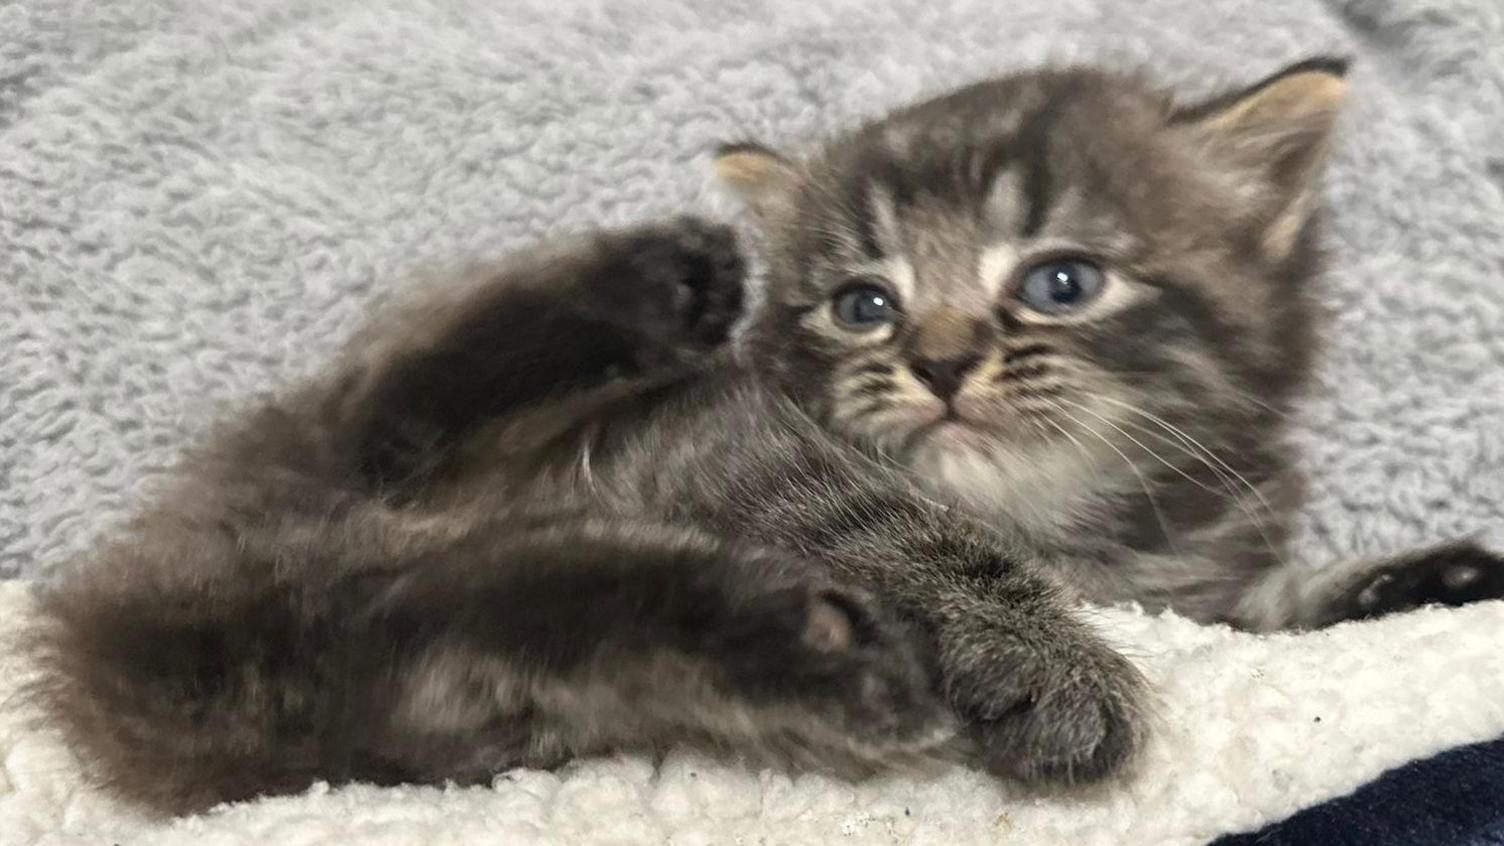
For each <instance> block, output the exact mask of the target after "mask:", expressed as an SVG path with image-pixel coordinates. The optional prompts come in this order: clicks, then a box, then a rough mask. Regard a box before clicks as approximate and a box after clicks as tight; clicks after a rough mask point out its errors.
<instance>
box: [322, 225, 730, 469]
mask: <svg viewBox="0 0 1504 846" xmlns="http://www.w3.org/2000/svg"><path fill="white" fill-rule="evenodd" d="M743 274H744V266H743V262H742V258H741V256H740V254H739V252H738V250H737V245H736V242H735V238H734V236H733V235H732V233H731V231H730V230H729V229H728V228H726V227H724V226H719V225H714V224H710V223H707V222H704V221H701V220H697V219H694V218H679V219H676V220H673V221H670V222H667V223H662V224H653V225H648V226H642V227H639V228H635V229H626V230H620V231H607V232H599V233H594V234H590V235H586V236H580V237H576V238H572V239H565V240H561V241H556V242H552V243H549V244H545V245H544V246H541V247H538V248H536V249H534V250H532V251H530V252H524V253H522V254H519V255H517V256H514V257H512V258H510V259H507V260H506V261H504V262H503V263H501V264H500V265H498V266H494V267H488V268H484V269H481V270H479V271H476V272H474V273H472V274H470V275H469V276H468V277H464V278H460V279H455V280H450V284H449V285H447V286H443V287H439V288H436V289H432V290H422V291H419V292H416V294H415V296H414V298H412V300H411V302H408V303H406V304H405V305H404V306H402V307H398V308H392V309H389V310H388V311H387V312H386V313H385V314H382V315H379V316H378V319H377V320H375V321H374V322H373V323H372V325H371V326H369V327H368V328H367V329H366V330H365V331H364V332H363V333H361V334H360V335H358V336H357V337H356V339H355V340H354V341H353V342H352V344H351V345H350V348H349V350H348V351H347V353H346V362H345V364H346V369H345V375H344V376H343V377H342V379H340V380H339V383H338V387H337V388H336V389H335V391H334V394H335V396H334V397H332V399H331V402H329V403H328V405H329V407H331V409H332V411H333V412H334V414H335V419H334V420H333V421H332V427H333V428H335V429H338V430H340V431H345V432H349V433H350V437H351V438H352V439H353V441H354V442H355V451H356V458H355V460H354V463H355V464H356V466H357V469H358V471H359V472H361V473H362V475H364V476H365V477H366V478H367V479H368V481H369V482H370V483H371V485H372V486H373V487H377V488H380V489H381V490H383V491H385V492H388V493H393V492H398V493H400V492H401V491H402V489H403V488H404V486H409V485H411V484H413V483H418V482H421V481H422V477H423V476H424V474H425V473H427V472H429V471H431V470H432V469H433V468H434V466H435V464H436V463H439V462H440V461H441V460H442V456H443V454H444V451H445V450H446V449H447V448H448V447H449V446H451V445H453V444H454V443H456V442H458V441H459V440H460V439H462V437H463V436H464V435H465V434H466V433H467V432H469V431H472V430H473V429H474V428H475V427H476V426H477V425H479V424H481V423H484V422H486V421H488V420H491V419H494V418H497V417H500V416H504V415H508V414H512V413H515V412H519V411H522V410H525V409H527V408H529V407H530V406H534V405H537V404H538V403H540V402H542V401H545V400H556V399H558V398H559V397H560V396H561V395H563V394H568V393H578V392H582V391H589V390H590V389H592V388H598V387H601V386H603V385H605V384H607V383H610V382H613V380H618V379H620V378H622V377H629V378H630V377H633V376H643V375H645V374H650V373H654V372H661V371H663V370H664V369H665V368H668V369H675V368H686V367H691V366H694V365H695V364H697V363H699V362H701V361H703V360H704V358H705V356H706V354H707V353H708V352H709V351H710V350H711V349H712V348H714V347H716V346H718V345H719V344H721V343H722V342H723V341H724V340H725V339H726V337H727V333H728V331H729V329H730V327H731V325H732V323H733V322H734V321H735V320H736V319H737V318H738V317H739V316H740V314H741V305H742V282H743Z"/></svg>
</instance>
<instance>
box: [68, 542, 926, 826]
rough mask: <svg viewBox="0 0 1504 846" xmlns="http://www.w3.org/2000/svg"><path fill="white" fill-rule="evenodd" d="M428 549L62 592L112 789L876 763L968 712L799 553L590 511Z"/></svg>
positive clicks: (71, 586) (77, 737)
mask: <svg viewBox="0 0 1504 846" xmlns="http://www.w3.org/2000/svg"><path fill="white" fill-rule="evenodd" d="M349 531H354V530H353V529H339V528H331V529H330V532H329V535H328V536H329V537H338V536H339V535H340V534H342V533H347V532H349ZM411 545H413V546H419V547H422V550H421V551H420V552H418V553H417V554H416V555H415V556H414V557H412V558H411V559H409V560H405V561H401V562H397V563H394V564H390V565H383V566H380V567H374V568H373V567H370V566H362V567H361V568H360V569H358V570H356V571H354V572H352V573H351V574H350V575H346V576H334V577H332V578H316V577H312V576H308V577H304V578H297V579H290V580H285V581H280V582H278V581H268V580H261V581H258V583H257V585H256V586H254V587H252V586H251V585H249V584H240V585H232V584H223V585H219V586H217V587H214V588H213V589H212V590H211V591H210V594H211V595H208V596H205V595H204V593H203V592H204V590H205V588H204V586H202V585H199V584H196V583H166V584H164V583H160V582H153V581H150V580H144V579H132V580H121V581H114V582H109V581H102V580H98V579H95V580H84V581H80V582H73V583H68V582H65V583H63V584H62V585H60V586H56V587H53V588H52V589H50V590H49V591H47V592H46V593H45V594H44V595H43V598H42V609H43V613H42V619H43V620H44V621H45V626H44V628H43V629H42V630H41V633H39V635H38V637H39V638H41V639H42V642H41V646H42V647H43V648H42V652H41V654H42V656H43V659H44V661H45V664H44V666H46V667H47V669H48V670H49V673H48V679H49V681H48V682H47V684H46V686H45V687H44V688H43V689H42V693H43V694H44V696H45V697H46V702H47V704H48V705H49V706H50V713H51V714H52V715H53V721H54V723H55V724H56V725H58V726H59V727H60V728H61V729H62V730H63V731H64V733H65V734H66V735H67V736H68V739H69V740H70V741H71V745H72V746H73V747H74V748H76V749H78V750H80V751H81V752H82V753H83V754H84V755H85V756H86V758H87V766H88V768H89V771H91V772H93V773H95V774H96V775H97V776H98V777H99V778H100V779H101V780H102V781H104V782H105V783H106V784H107V785H108V786H110V787H111V788H113V790H114V792H116V793H117V794H120V795H122V796H123V797H125V798H128V799H131V800H134V801H138V802H142V803H145V804H147V805H150V806H152V807H154V808H157V809H159V810H165V811H169V812H184V811H193V810H199V809H202V808H204V807H207V806H209V805H212V804H214V803H216V802H220V801H225V800H239V799H247V798H251V797H254V796H257V795H261V794H264V793H279V792H288V791H296V790H301V789H303V788H305V787H307V786H308V785H309V784H310V783H312V782H313V781H314V780H319V779H322V780H330V781H336V782H339V781H347V780H366V781H376V782H384V783H391V782H400V781H430V782H438V781H445V780H458V781H473V780H478V779H485V778H489V777H490V776H491V775H493V774H494V773H496V772H498V771H501V770H504V769H506V768H509V767H513V766H522V765H545V766H546V765H552V764H556V763H559V762H560V761H562V760H563V759H566V758H569V757H572V756H576V755H584V754H592V753H601V752H608V751H614V750H632V749H639V750H640V749H647V750H658V749H664V748H666V747H667V746H669V745H671V744H676V743H680V742H685V741H689V742H701V743H703V744H705V745H707V746H710V747H712V748H717V749H729V750H731V751H733V752H738V753H747V754H749V755H751V756H753V757H754V758H759V757H761V756H764V755H765V756H766V757H767V759H768V760H769V762H777V761H784V762H787V761H789V760H790V759H792V760H794V761H795V762H797V763H801V764H805V765H809V766H815V767H828V768H834V769H836V770H838V771H842V772H847V773H861V772H865V771H870V770H873V769H876V768H878V767H880V766H886V765H891V764H895V763H903V762H905V761H915V760H923V759H924V757H925V756H926V755H927V754H931V753H935V752H936V751H937V750H936V747H937V746H938V745H940V744H942V743H943V742H945V741H946V740H947V739H948V738H949V736H950V734H951V732H952V724H951V720H950V717H949V714H948V711H947V709H945V708H944V706H943V704H942V703H941V702H940V700H939V699H938V698H937V697H935V695H934V694H933V693H932V690H933V680H932V678H931V676H930V673H929V671H928V669H927V667H928V664H927V662H926V661H925V660H924V656H921V655H919V654H916V652H915V650H914V648H913V646H912V645H911V644H912V643H914V642H915V639H914V638H912V637H911V635H910V633H908V632H907V631H906V630H905V629H904V628H903V627H902V626H901V625H900V624H898V623H896V622H895V621H894V620H892V619H891V618H889V617H887V616H886V615H885V612H883V611H881V610H879V608H878V606H876V605H875V604H874V603H873V602H872V601H871V600H870V599H869V598H868V596H867V595H866V594H864V593H863V592H861V591H859V590H854V589H848V588H843V587H839V586H837V585H835V584H833V583H832V582H831V581H830V579H829V578H828V577H827V576H826V575H825V574H824V572H823V571H822V570H820V569H817V568H815V567H813V566H812V565H808V564H804V563H802V562H800V561H799V560H798V559H796V558H794V557H792V556H784V555H773V554H768V553H762V552H748V551H744V550H740V549H737V548H734V547H730V546H727V545H725V544H722V543H719V542H717V541H714V540H712V539H709V538H707V537H705V536H704V535H702V534H699V533H697V532H692V531H687V530H678V529H671V528H667V527H661V526H654V525H636V524H632V525H624V524H601V523H584V522H578V521H570V522H567V523H564V524H561V525H558V526H553V527H550V528H532V529H525V530H522V531H520V532H518V531H516V530H515V529H513V528H511V527H508V526H506V525H498V526H492V527H490V528H489V529H486V530H483V531H473V532H470V533H469V534H467V535H466V536H464V537H462V538H459V539H455V540H452V542H447V543H435V544H423V543H417V542H416V541H415V542H413V544H411ZM323 551H324V552H327V551H331V550H323ZM315 554H320V552H319V551H318V550H315ZM109 563H112V564H117V565H121V566H127V567H128V566H131V562H129V561H112V562H109Z"/></svg>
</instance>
